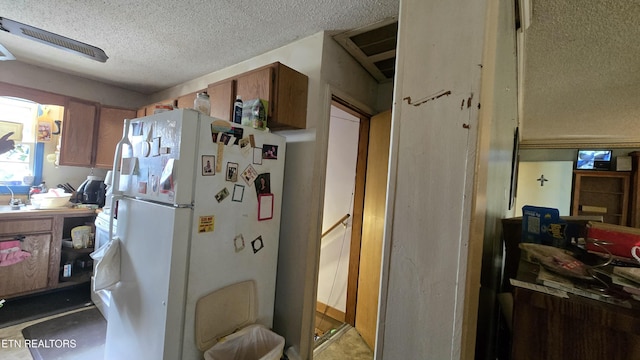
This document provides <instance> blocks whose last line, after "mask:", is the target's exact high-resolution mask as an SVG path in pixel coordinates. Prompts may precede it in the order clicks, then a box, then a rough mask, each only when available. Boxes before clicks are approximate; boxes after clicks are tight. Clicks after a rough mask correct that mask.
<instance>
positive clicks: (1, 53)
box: [0, 44, 16, 61]
mask: <svg viewBox="0 0 640 360" xmlns="http://www.w3.org/2000/svg"><path fill="white" fill-rule="evenodd" d="M15 59H16V57H15V56H13V54H12V53H10V52H9V50H7V48H6V47H4V46H2V44H0V61H5V60H15Z"/></svg>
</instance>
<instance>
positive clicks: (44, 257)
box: [0, 233, 53, 298]
mask: <svg viewBox="0 0 640 360" xmlns="http://www.w3.org/2000/svg"><path fill="white" fill-rule="evenodd" d="M14 239H15V238H12V237H9V238H6V237H5V238H3V239H0V241H3V242H4V241H13V240H14ZM52 239H53V236H52V234H51V233H46V234H34V235H26V236H24V238H22V240H21V241H20V240H19V241H20V243H21V248H22V250H23V251H25V252H28V253H30V254H31V255H30V256H29V257H28V258H26V259H25V260H23V261H21V262H19V263H16V264H13V265H9V266H1V267H0V296H1V297H2V298H5V297H10V296H12V295H17V294H22V293H27V292H32V291H36V290H41V289H46V288H47V287H48V285H49V260H50V257H49V254H50V251H51V240H52Z"/></svg>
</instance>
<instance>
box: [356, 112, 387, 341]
mask: <svg viewBox="0 0 640 360" xmlns="http://www.w3.org/2000/svg"><path fill="white" fill-rule="evenodd" d="M390 132H391V111H390V110H389V111H386V112H383V113H380V114H378V115H376V116H374V117H372V118H371V122H370V128H369V147H368V149H369V150H368V157H367V175H366V185H365V193H364V211H363V224H362V242H361V247H360V272H359V275H358V298H357V305H356V329H357V330H358V332H359V333H360V335H361V336H362V338H363V339H364V341H365V342H366V343H367V345H369V346H370V347H371V348H372V349H373V348H374V346H375V337H376V324H377V319H378V297H379V292H380V265H381V262H382V237H383V234H384V215H385V206H386V194H387V174H388V165H389V140H390Z"/></svg>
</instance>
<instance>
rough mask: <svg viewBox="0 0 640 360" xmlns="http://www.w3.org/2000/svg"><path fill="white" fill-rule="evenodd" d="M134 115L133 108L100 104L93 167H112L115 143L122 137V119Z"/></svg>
mask: <svg viewBox="0 0 640 360" xmlns="http://www.w3.org/2000/svg"><path fill="white" fill-rule="evenodd" d="M135 117H136V111H135V110H129V109H120V108H114V107H109V106H102V107H101V108H100V120H99V122H98V141H97V144H96V161H95V167H97V168H103V169H110V168H112V167H113V156H114V154H115V149H116V144H117V143H118V141H120V139H121V138H122V129H123V126H124V119H133V118H135Z"/></svg>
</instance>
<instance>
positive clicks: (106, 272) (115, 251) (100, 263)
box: [89, 237, 120, 291]
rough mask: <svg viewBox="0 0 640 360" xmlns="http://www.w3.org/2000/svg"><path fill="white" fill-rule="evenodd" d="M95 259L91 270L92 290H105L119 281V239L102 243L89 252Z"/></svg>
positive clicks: (115, 238)
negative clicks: (96, 248)
mask: <svg viewBox="0 0 640 360" xmlns="http://www.w3.org/2000/svg"><path fill="white" fill-rule="evenodd" d="M89 256H91V258H92V259H93V260H95V261H96V263H95V265H94V270H93V273H94V275H93V291H98V290H106V289H108V288H110V287H111V286H113V285H115V284H117V283H118V282H119V281H120V239H119V238H117V237H114V238H113V240H111V241H109V242H107V243H106V244H104V245H102V246H101V247H100V248H99V249H98V250H96V251H94V252H92V253H91V254H89Z"/></svg>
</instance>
